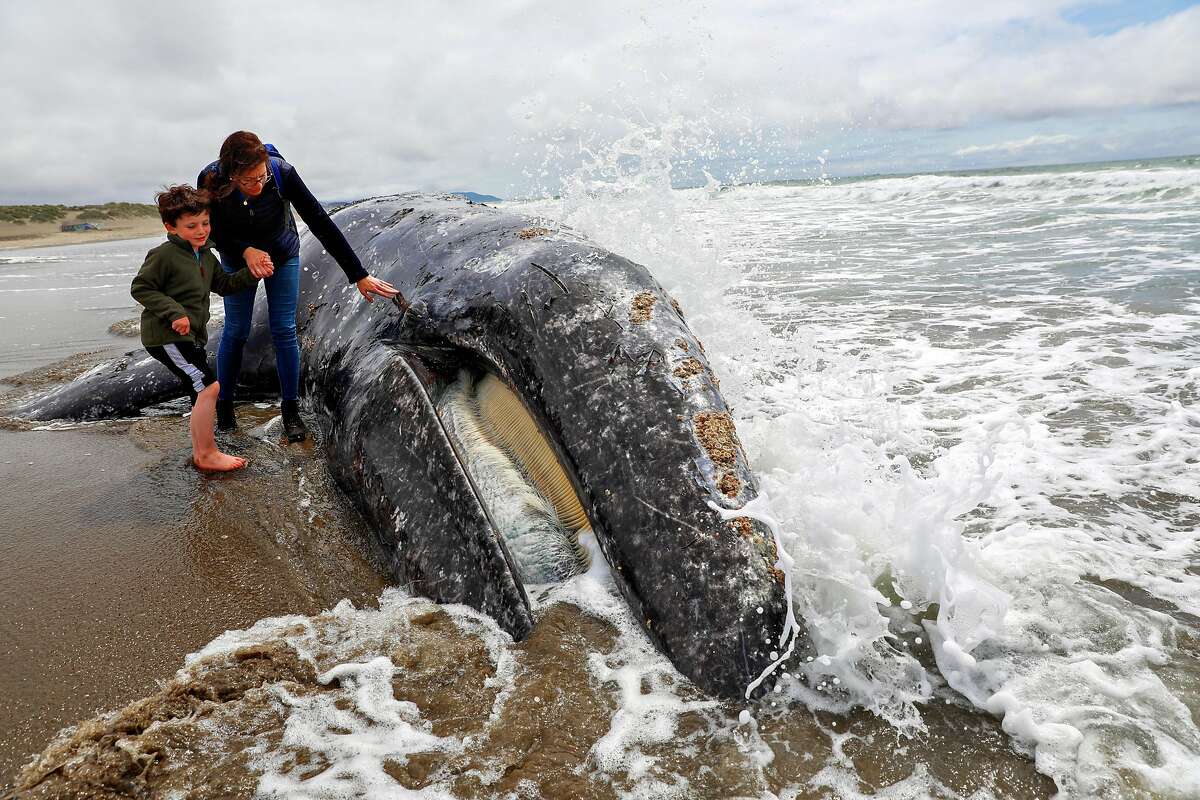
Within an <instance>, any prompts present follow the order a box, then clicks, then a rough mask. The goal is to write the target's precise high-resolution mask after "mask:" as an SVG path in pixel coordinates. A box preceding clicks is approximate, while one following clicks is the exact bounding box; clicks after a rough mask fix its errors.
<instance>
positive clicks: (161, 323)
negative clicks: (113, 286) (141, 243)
mask: <svg viewBox="0 0 1200 800" xmlns="http://www.w3.org/2000/svg"><path fill="white" fill-rule="evenodd" d="M257 280H258V278H255V277H254V276H253V275H251V274H250V270H248V269H244V268H243V269H241V270H239V271H238V272H235V273H234V274H232V275H227V274H226V273H225V271H224V270H223V269H221V263H220V262H219V261H218V260H217V257H216V256H215V255H213V252H212V246H211V245H209V244H205V245H204V246H203V247H201V248H200V250H199V252H197V251H195V250H193V249H192V246H191V245H190V244H189V243H187V242H185V241H184V240H183V239H181V238H179V237H178V236H176V235H175V234H171V235H169V236H168V237H167V241H165V242H163V243H162V244H160V245H159V246H158V247H156V248H154V249H153V250H151V251H150V252H149V253H146V261H145V262H144V263H143V264H142V268H141V269H140V270H138V274H137V277H136V278H134V279H133V285H132V286H131V287H130V289H129V293H130V294H131V295H133V299H134V300H137V301H138V302H139V303H141V304H142V306H144V308H145V310H144V311H142V345H143V346H145V347H153V346H155V345H164V344H169V343H170V342H194V343H195V344H196V346H197V347H204V345H205V344H207V343H208V295H209V292H216V293H217V294H219V295H222V296H224V295H227V294H237V293H238V292H242V291H245V290H246V289H249V288H250V287H251V286H253V285H254V284H255V282H256V281H257ZM185 314H186V315H187V318H188V320H189V321H190V324H191V331H190V332H189V333H188V334H187V335H186V336H182V335H180V334H178V333H176V332H175V330H174V329H173V328H172V327H171V323H172V322H174V321H175V320H177V319H179V318H180V317H182V316H184V315H185Z"/></svg>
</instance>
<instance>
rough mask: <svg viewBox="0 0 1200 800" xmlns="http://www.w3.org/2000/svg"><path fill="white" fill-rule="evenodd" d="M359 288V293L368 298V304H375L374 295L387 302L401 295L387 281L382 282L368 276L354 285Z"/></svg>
mask: <svg viewBox="0 0 1200 800" xmlns="http://www.w3.org/2000/svg"><path fill="white" fill-rule="evenodd" d="M354 285H355V286H357V287H358V293H359V294H361V295H362V296H363V297H365V298H367V302H368V303H373V302H375V298H374V297H372V295H379V296H380V297H382V298H384V299H385V300H391V299H392V298H393V297H395V296H396V295H398V294H400V290H399V289H397V288H396V287H395V286H392V285H391V284H390V283H388V282H387V281H381V280H379V278H374V277H372V276H370V275H368V276H367V277H365V278H359V279H358V280H357V281H355V283H354Z"/></svg>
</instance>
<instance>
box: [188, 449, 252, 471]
mask: <svg viewBox="0 0 1200 800" xmlns="http://www.w3.org/2000/svg"><path fill="white" fill-rule="evenodd" d="M192 463H193V464H195V465H196V469H199V470H203V471H205V472H231V471H232V470H235V469H241V468H242V467H244V466H246V459H244V458H242V457H241V456H231V455H227V454H226V453H222V452H221V451H220V450H216V451H214V452H212V453H208V454H206V455H203V456H198V455H196V454H195V453H193V454H192Z"/></svg>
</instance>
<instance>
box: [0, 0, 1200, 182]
mask: <svg viewBox="0 0 1200 800" xmlns="http://www.w3.org/2000/svg"><path fill="white" fill-rule="evenodd" d="M583 5H584V4H583V3H578V2H574V0H560V1H559V2H537V1H536V0H488V1H487V2H474V0H459V1H458V2H453V3H449V2H447V3H442V2H429V1H428V0H426V1H425V2H415V0H410V1H409V2H353V1H351V0H343V2H339V3H336V4H334V3H317V2H304V1H303V0H290V1H289V2H279V3H276V2H255V3H247V2H221V1H220V0H212V1H211V2H200V3H188V4H186V5H183V4H175V3H164V2H152V3H151V2H145V3H142V2H120V3H118V2H114V3H96V2H88V3H84V2H74V3H67V2H55V1H54V0H4V2H0V75H2V76H3V77H2V78H0V203H20V202H100V201H105V200H135V201H143V202H148V201H149V200H150V196H151V195H152V193H153V192H154V190H155V189H156V188H157V187H159V186H161V185H163V184H165V183H168V182H178V181H185V180H188V181H190V180H194V179H195V175H196V173H197V171H198V169H199V167H201V166H203V165H204V164H205V163H207V162H208V161H210V160H212V159H213V158H215V157H216V152H217V149H218V147H219V145H220V142H221V140H222V139H223V138H224V137H225V135H226V134H228V133H229V132H231V131H233V130H238V129H248V130H253V131H256V132H258V133H260V134H261V135H262V136H263V138H264V139H265V140H267V141H272V142H275V143H276V144H278V146H279V148H280V150H281V151H282V152H283V153H284V155H285V156H286V157H287V158H288V159H289V160H290V161H292V162H293V163H294V164H296V165H297V167H298V168H299V170H300V172H301V174H302V175H304V177H305V179H306V180H307V181H308V183H309V184H310V186H312V187H313V188H314V190H315V191H316V192H317V194H318V196H320V197H322V199H328V200H334V199H350V198H354V197H361V196H365V195H369V194H379V193H384V192H393V191H402V190H408V189H423V190H463V189H470V190H475V191H480V192H486V193H491V194H497V195H501V196H504V197H515V196H528V195H530V194H532V193H537V192H540V191H545V190H550V191H553V190H555V189H556V184H557V181H558V180H559V176H560V174H562V173H563V172H564V171H567V172H569V171H570V170H571V169H572V167H573V166H574V164H575V163H577V162H578V161H579V159H580V158H581V152H582V153H584V154H587V153H594V152H596V151H597V150H598V149H602V148H604V147H605V143H606V142H609V141H611V140H612V139H614V138H617V137H620V136H623V135H624V136H628V134H629V132H630V131H631V130H635V129H643V130H645V131H647V132H649V133H651V134H652V135H654V136H663V135H665V136H666V137H667V138H668V139H669V141H670V142H671V143H672V145H671V146H672V148H673V149H672V152H673V153H674V160H675V161H676V172H677V180H678V181H679V182H689V181H692V180H694V179H695V178H696V177H697V176H698V175H700V174H701V173H700V170H702V169H703V170H707V171H709V172H710V173H711V174H713V175H714V176H716V177H717V178H718V179H720V180H730V179H753V180H771V179H779V178H791V177H811V176H814V175H819V174H821V172H822V170H824V171H825V172H827V173H828V174H830V175H846V174H862V173H872V172H914V171H926V170H944V169H964V168H978V167H993V166H1007V165H1023V164H1044V163H1063V162H1074V161H1089V160H1109V159H1120V158H1148V157H1154V156H1163V155H1179V154H1192V153H1197V152H1200V45H1198V43H1200V4H1198V3H1196V2H1178V1H1175V0H1140V1H1126V0H1085V1H1083V2H1080V1H1079V0H1074V1H1068V0H1062V1H1060V0H989V1H988V2H968V0H903V1H901V2H897V1H896V0H835V1H833V2H831V1H830V0H820V2H810V0H730V1H728V2H726V1H725V0H709V2H684V1H680V2H668V1H660V2H651V1H650V0H647V1H646V2H624V1H623V0H615V1H613V0H610V1H609V2H604V3H599V4H594V5H596V6H597V7H596V8H590V9H588V8H583ZM589 5H592V4H589ZM176 6H180V7H178V8H177V7H176ZM664 132H665V133H664Z"/></svg>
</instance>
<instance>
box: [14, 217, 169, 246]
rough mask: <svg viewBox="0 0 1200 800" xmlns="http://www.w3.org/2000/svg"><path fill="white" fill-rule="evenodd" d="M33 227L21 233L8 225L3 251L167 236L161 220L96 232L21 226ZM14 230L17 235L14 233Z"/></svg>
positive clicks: (143, 220)
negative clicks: (35, 228) (34, 228)
mask: <svg viewBox="0 0 1200 800" xmlns="http://www.w3.org/2000/svg"><path fill="white" fill-rule="evenodd" d="M20 227H21V228H31V230H29V231H28V232H26V231H24V230H20V228H18V227H17V226H15V225H13V224H12V223H4V224H3V225H2V230H0V252H6V251H9V250H32V249H34V248H41V247H60V246H66V245H73V244H95V243H97V242H118V241H123V240H127V239H145V238H148V237H150V236H157V235H160V234H163V225H162V222H161V221H160V220H159V219H158V218H157V217H154V218H150V217H146V218H139V219H137V220H129V221H123V222H122V224H120V225H113V227H109V228H101V229H100V230H95V231H71V232H68V231H61V230H59V229H58V223H52V224H48V225H47V226H45V229H43V230H32V228H33V225H24V226H20ZM14 231H16V233H15V234H14Z"/></svg>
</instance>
